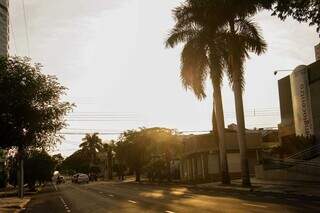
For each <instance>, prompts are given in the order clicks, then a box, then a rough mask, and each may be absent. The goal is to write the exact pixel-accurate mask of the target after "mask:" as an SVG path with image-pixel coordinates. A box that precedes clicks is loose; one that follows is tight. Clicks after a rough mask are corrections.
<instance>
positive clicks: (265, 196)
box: [264, 196, 275, 199]
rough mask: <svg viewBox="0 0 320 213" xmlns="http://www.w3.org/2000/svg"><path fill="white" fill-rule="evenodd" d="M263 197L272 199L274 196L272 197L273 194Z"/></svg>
mask: <svg viewBox="0 0 320 213" xmlns="http://www.w3.org/2000/svg"><path fill="white" fill-rule="evenodd" d="M264 198H267V199H273V198H275V197H273V196H265V197H264Z"/></svg>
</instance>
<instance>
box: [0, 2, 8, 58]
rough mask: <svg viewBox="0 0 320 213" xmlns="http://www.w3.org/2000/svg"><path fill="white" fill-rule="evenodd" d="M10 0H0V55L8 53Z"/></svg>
mask: <svg viewBox="0 0 320 213" xmlns="http://www.w3.org/2000/svg"><path fill="white" fill-rule="evenodd" d="M8 8H9V1H8V0H0V56H4V55H5V56H6V55H8V43H9V11H8Z"/></svg>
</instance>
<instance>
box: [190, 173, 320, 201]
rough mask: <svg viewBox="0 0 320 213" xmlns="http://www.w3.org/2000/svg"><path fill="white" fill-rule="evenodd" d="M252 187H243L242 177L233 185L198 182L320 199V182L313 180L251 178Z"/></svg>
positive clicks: (248, 190) (213, 186)
mask: <svg viewBox="0 0 320 213" xmlns="http://www.w3.org/2000/svg"><path fill="white" fill-rule="evenodd" d="M251 183H252V186H251V187H243V186H242V185H241V179H237V180H233V181H232V183H231V185H222V184H221V183H220V182H214V183H206V184H197V185H196V187H198V188H206V189H220V190H237V191H247V192H250V191H251V192H268V193H277V194H286V195H301V196H306V197H315V198H319V199H320V183H311V182H297V181H295V182H282V181H264V180H258V179H255V178H252V179H251Z"/></svg>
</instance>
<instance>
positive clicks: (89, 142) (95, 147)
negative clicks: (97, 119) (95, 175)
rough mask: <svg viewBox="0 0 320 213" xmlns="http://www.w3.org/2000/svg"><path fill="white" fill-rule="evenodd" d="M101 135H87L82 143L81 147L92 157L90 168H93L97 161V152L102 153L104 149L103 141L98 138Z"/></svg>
mask: <svg viewBox="0 0 320 213" xmlns="http://www.w3.org/2000/svg"><path fill="white" fill-rule="evenodd" d="M98 134H99V133H93V134H86V135H85V137H84V138H82V143H81V144H80V145H79V147H80V148H81V149H82V150H84V151H86V152H87V153H89V155H90V166H93V164H94V162H95V160H96V159H97V152H98V151H101V150H102V148H103V144H102V140H101V139H100V138H99V136H98Z"/></svg>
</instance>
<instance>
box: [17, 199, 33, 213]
mask: <svg viewBox="0 0 320 213" xmlns="http://www.w3.org/2000/svg"><path fill="white" fill-rule="evenodd" d="M30 200H31V198H26V199H25V201H23V202H22V203H21V204H20V205H19V207H20V209H18V210H16V211H15V212H21V211H23V210H25V207H26V206H27V205H28V203H29V202H30Z"/></svg>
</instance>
